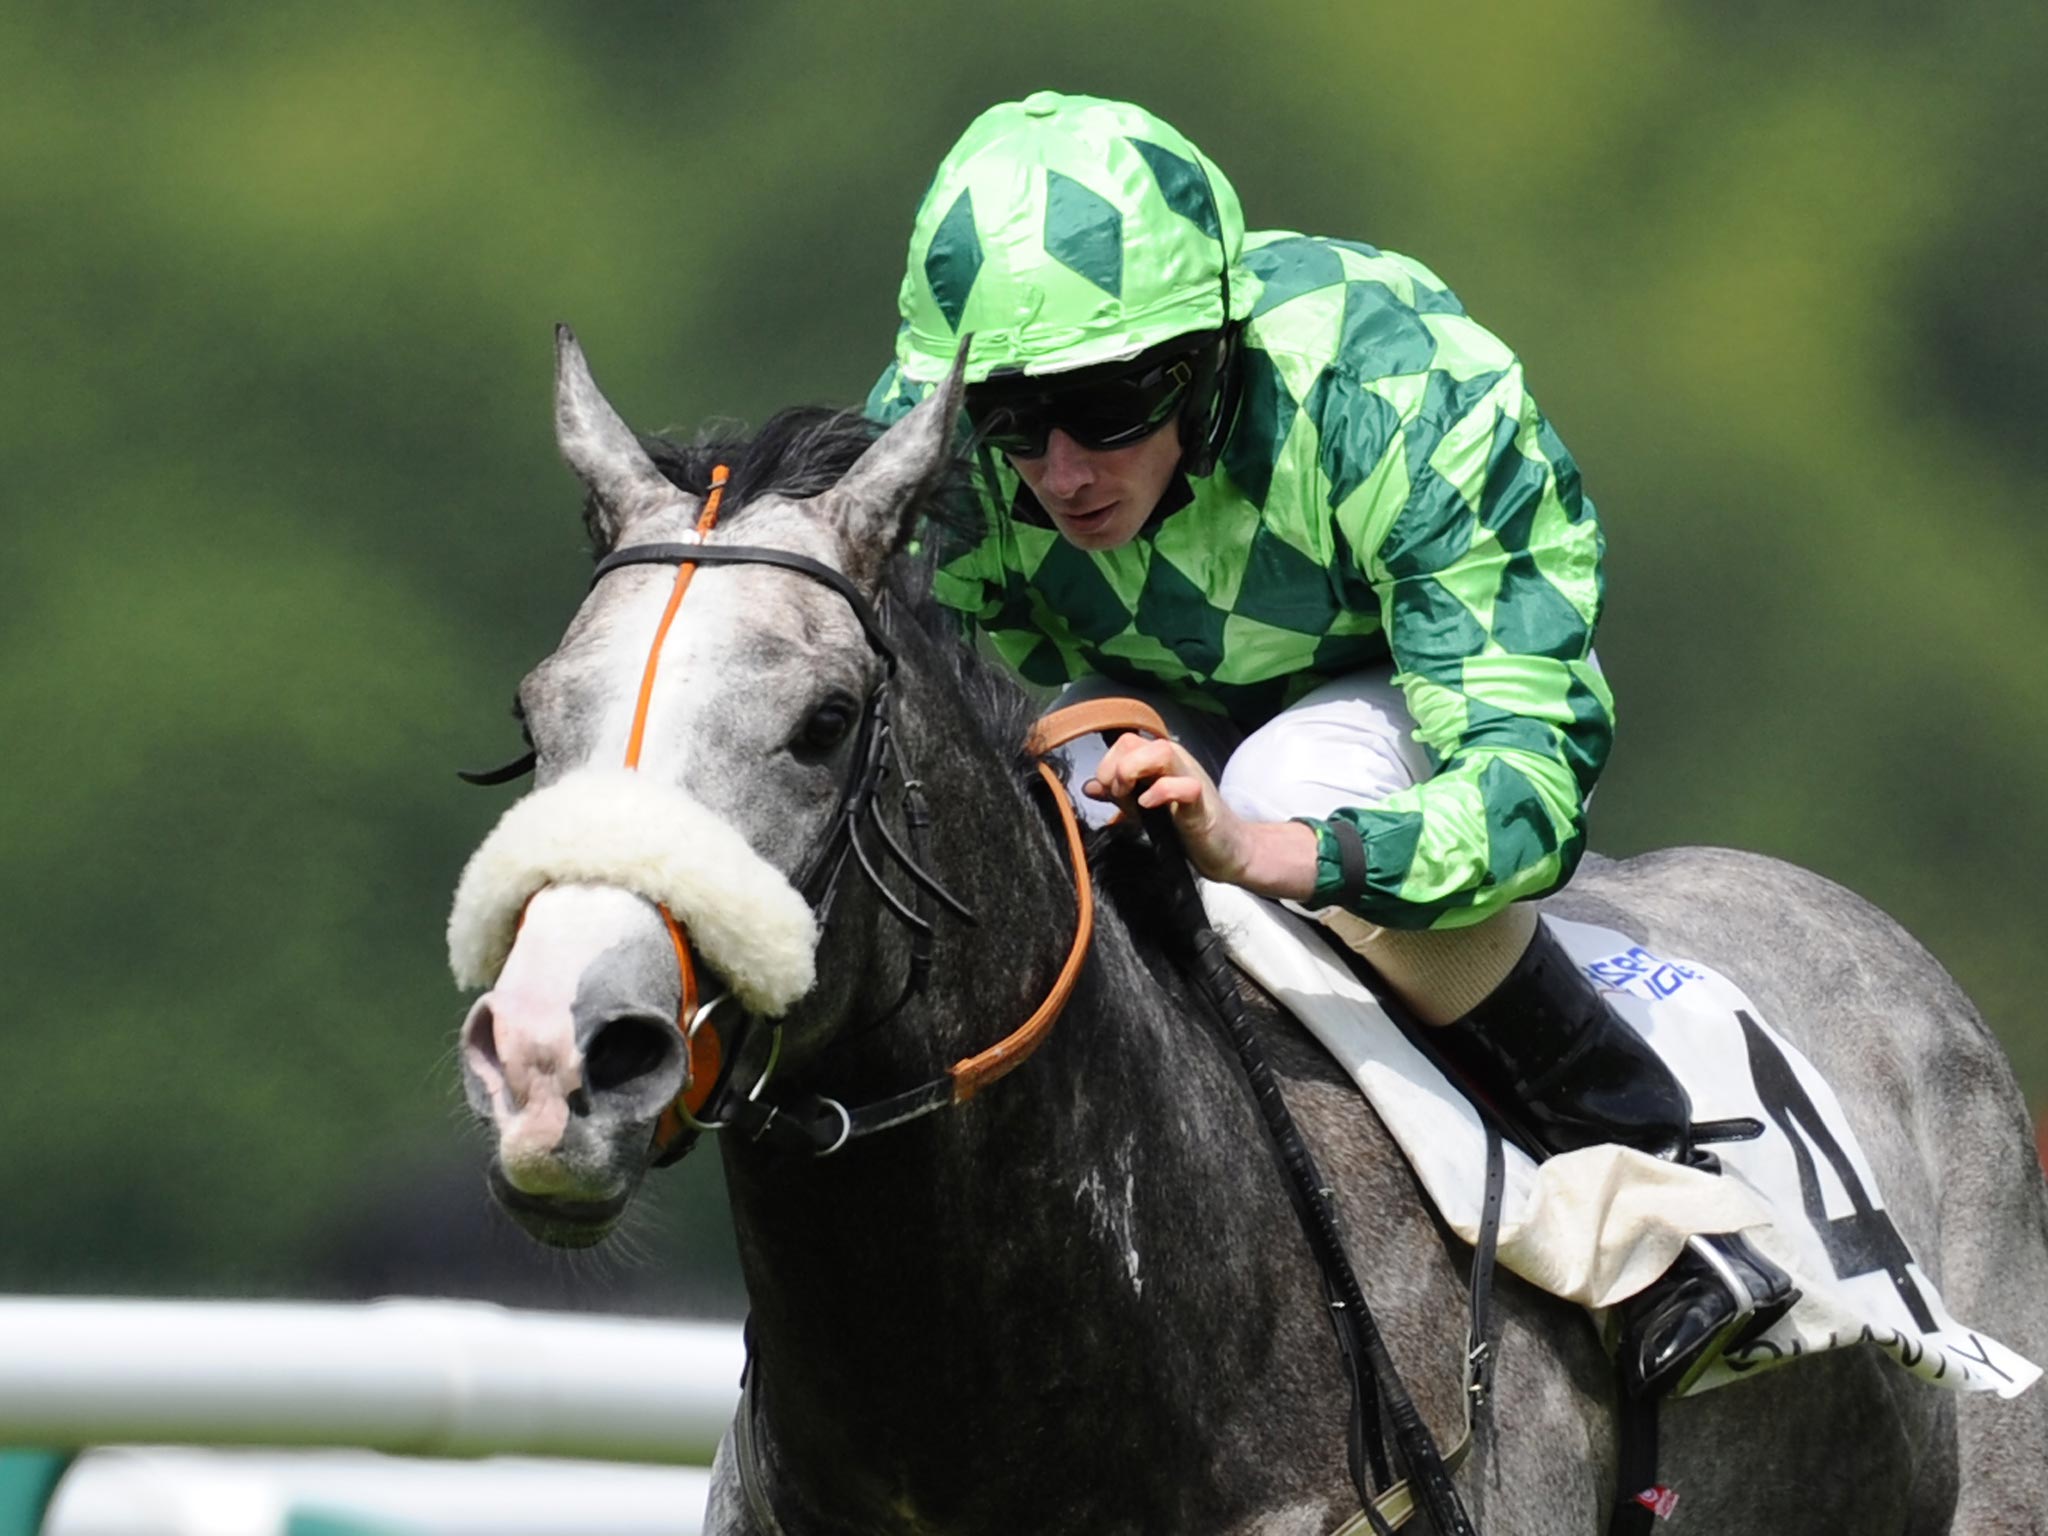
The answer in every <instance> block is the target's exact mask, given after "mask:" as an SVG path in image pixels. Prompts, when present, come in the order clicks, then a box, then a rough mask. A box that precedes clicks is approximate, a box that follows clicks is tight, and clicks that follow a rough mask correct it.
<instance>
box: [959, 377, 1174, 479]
mask: <svg viewBox="0 0 2048 1536" xmlns="http://www.w3.org/2000/svg"><path fill="white" fill-rule="evenodd" d="M1194 381H1195V363H1194V359H1192V358H1190V357H1188V356H1186V355H1185V354H1183V355H1182V356H1180V357H1170V358H1162V359H1160V360H1159V361H1157V362H1152V363H1146V364H1143V365H1141V366H1139V367H1136V368H1133V369H1131V370H1130V371H1129V372H1127V373H1119V374H1110V375H1108V376H1107V377H1102V378H1094V379H1089V380H1086V381H1073V382H1069V383H1066V384H1060V383H1058V382H1057V381H1056V380H1052V379H1045V380H1031V381H1030V382H1028V383H1026V382H1023V381H1017V382H1012V381H1010V380H1003V381H1002V382H1000V383H995V384H974V385H969V386H968V389H967V417H968V420H970V421H972V422H973V423H974V431H975V435H976V436H977V437H978V438H980V440H981V441H982V442H984V443H986V444H987V445H988V446H989V447H991V448H993V449H995V450H996V451H997V452H998V453H1006V454H1008V455H1010V456H1011V457H1012V458H1017V459H1035V458H1038V457H1040V456H1042V455H1043V454H1044V452H1045V450H1046V444H1047V441H1048V439H1050V438H1051V436H1052V432H1053V428H1055V427H1057V428H1059V430H1060V431H1062V432H1064V433H1066V434H1067V436H1069V437H1071V438H1072V439H1073V440H1074V441H1075V442H1077V443H1079V444H1080V445H1081V446H1082V447H1083V448H1092V449H1098V450H1099V449H1105V448H1125V447H1128V446H1130V445H1131V444H1132V443H1136V442H1142V441H1143V440H1144V439H1146V438H1148V437H1150V436H1151V435H1152V434H1153V433H1154V432H1157V431H1158V430H1159V429H1160V428H1161V427H1163V426H1165V425H1166V424H1167V422H1169V421H1171V420H1172V419H1173V417H1174V415H1175V413H1176V412H1178V411H1179V410H1180V408H1181V406H1182V405H1183V404H1184V403H1186V401H1187V397H1188V390H1189V389H1190V388H1191V387H1192V386H1193V384H1194Z"/></svg>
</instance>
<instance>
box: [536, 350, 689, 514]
mask: <svg viewBox="0 0 2048 1536" xmlns="http://www.w3.org/2000/svg"><path fill="white" fill-rule="evenodd" d="M555 443H556V445H557V446H558V447H560V448H561V450H562V457H563V458H564V459H565V460H567V461H568V465H569V467H570V468H571V469H573V470H575V471H576V478H577V479H579V480H581V481H582V482H583V484H584V486H585V487H586V488H587V489H588V490H589V492H590V494H591V496H592V498H593V499H594V500H595V501H596V503H597V514H598V521H599V523H600V525H601V527H602V531H603V533H604V538H605V542H606V543H608V544H610V543H616V542H617V540H618V537H619V531H620V530H621V529H622V528H624V527H625V526H626V525H627V524H628V523H631V522H634V521H636V520H637V519H639V518H642V517H645V516H647V515H648V514H649V513H650V512H656V511H660V510H663V509H664V508H670V507H680V508H682V509H683V510H684V511H686V512H689V513H692V514H694V511H695V508H696V498H695V497H693V496H691V495H690V494H689V493H688V492H686V491H681V490H678V489H677V488H676V487H675V486H674V485H673V484H671V483H670V481H669V479H668V477H667V476H666V475H664V474H662V472H661V471H660V470H658V469H656V468H655V467H654V460H652V459H650V458H649V457H648V456H647V451H646V450H645V449H644V448H642V447H641V446H640V440H639V439H638V438H636V437H634V436H633V429H632V428H631V427H629V426H627V425H626V423H625V422H624V421H622V420H621V419H620V417H619V413H618V412H617V411H615V410H613V409H612V405H611V402H610V401H609V400H607V399H605V397H604V394H603V392H602V391H601V390H599V389H598V387H597V380H595V379H593V378H592V377H591V376H590V364H589V363H588V362H586V361H585V360H584V357H583V348H582V347H581V346H579V345H578V344H577V341H576V333H575V332H574V331H572V330H570V329H569V327H568V326H566V325H557V326H556V327H555Z"/></svg>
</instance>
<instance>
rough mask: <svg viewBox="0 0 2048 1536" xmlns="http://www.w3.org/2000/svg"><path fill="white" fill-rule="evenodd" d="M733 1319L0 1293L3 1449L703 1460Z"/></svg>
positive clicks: (729, 1407)
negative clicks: (309, 1450) (184, 1448)
mask: <svg viewBox="0 0 2048 1536" xmlns="http://www.w3.org/2000/svg"><path fill="white" fill-rule="evenodd" d="M743 1358H744V1351H743V1349H742V1346H741V1343H740V1332H739V1329H738V1328H736V1327H734V1326H732V1325H730V1324H704V1323H668V1322H656V1321H651V1320H648V1321H643V1320H640V1319H632V1318H616V1317H588V1316H580V1315H570V1314H562V1313H540V1312H514V1311H510V1310H508V1309H506V1308H503V1307H496V1306H491V1305H488V1304H485V1303H480V1302H452V1301H411V1300H405V1301H380V1302H372V1303H369V1304H368V1305H363V1306H314V1305H303V1304H297V1303H281V1302H239V1301H237V1302H225V1301H99V1300H73V1299H57V1298H50V1299H42V1298H14V1299H7V1300H0V1445H22V1446H40V1447H48V1448H50V1449H53V1450H65V1449H76V1448H83V1447H87V1446H103V1445H118V1444H138V1443H140V1444H150V1445H188V1446H192V1445H212V1446H224V1445H225V1446H347V1447H352V1448H355V1449H359V1450H371V1451H389V1452H398V1453H402V1454H405V1455H410V1456H443V1457H475V1456H492V1455H507V1456H542V1457H569V1458H577V1459H590V1460H601V1461H627V1462H643V1463H655V1464H669V1465H696V1466H705V1465H708V1464H709V1463H710V1460H711V1455H712V1452H713V1450H714V1449H715V1448H716V1446H717V1443H718V1439H719V1436H720V1435H721V1434H723V1433H724V1430H725V1426H726V1424H727V1422H728V1421H729V1420H730V1419H731V1418H732V1412H733V1408H734V1405H735V1404H736V1403H737V1402H738V1400H739V1375H740V1367H741V1364H742V1361H743Z"/></svg>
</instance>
